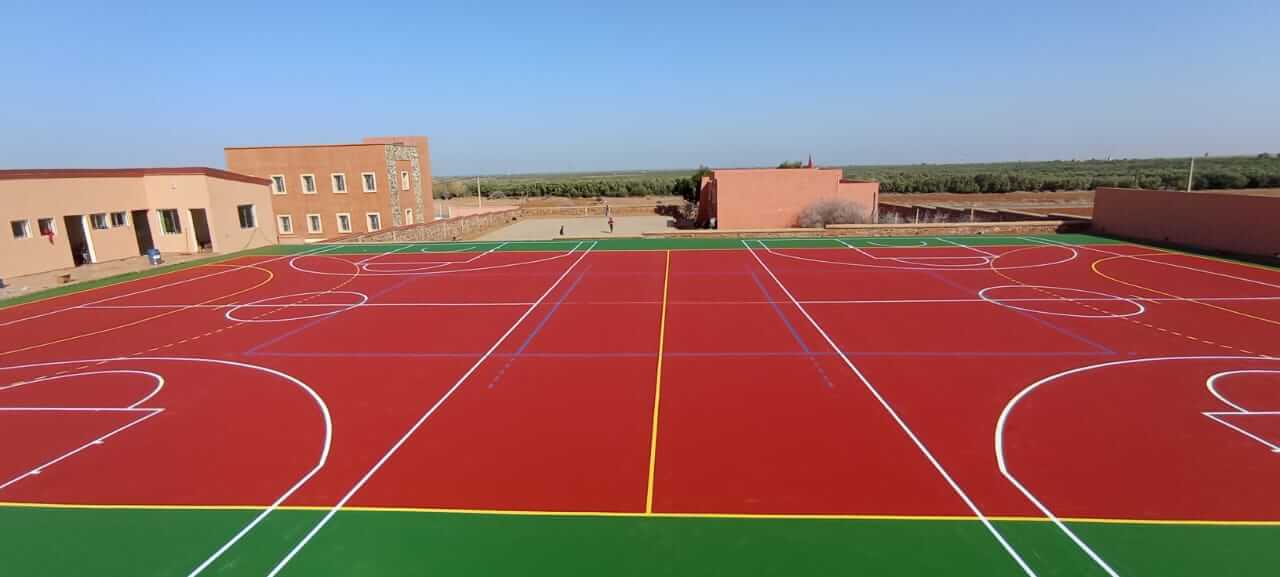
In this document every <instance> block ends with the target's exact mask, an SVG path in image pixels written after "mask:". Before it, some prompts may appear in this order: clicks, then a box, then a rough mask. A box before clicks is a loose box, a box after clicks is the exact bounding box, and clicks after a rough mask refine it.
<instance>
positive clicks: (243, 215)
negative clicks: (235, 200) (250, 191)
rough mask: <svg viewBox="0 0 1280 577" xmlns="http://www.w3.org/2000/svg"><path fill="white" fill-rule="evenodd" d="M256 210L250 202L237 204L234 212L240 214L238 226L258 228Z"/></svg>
mask: <svg viewBox="0 0 1280 577" xmlns="http://www.w3.org/2000/svg"><path fill="white" fill-rule="evenodd" d="M257 212H258V211H256V210H254V208H253V205H252V204H241V205H237V206H236V214H238V215H239V216H240V228H258V214H257Z"/></svg>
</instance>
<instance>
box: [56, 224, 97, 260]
mask: <svg viewBox="0 0 1280 577" xmlns="http://www.w3.org/2000/svg"><path fill="white" fill-rule="evenodd" d="M62 228H63V229H64V230H66V231H67V244H69V245H71V260H72V261H73V262H75V264H76V266H80V265H82V264H89V263H91V262H93V246H92V245H91V244H89V242H90V241H89V233H88V231H86V230H85V226H84V215H83V214H73V215H69V216H64V217H62Z"/></svg>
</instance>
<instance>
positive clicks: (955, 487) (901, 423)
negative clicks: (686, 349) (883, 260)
mask: <svg viewBox="0 0 1280 577" xmlns="http://www.w3.org/2000/svg"><path fill="white" fill-rule="evenodd" d="M761 245H763V243H761ZM742 246H744V247H746V249H747V251H748V252H750V253H751V256H752V257H754V258H755V259H756V262H757V263H760V267H761V268H763V269H764V270H765V272H767V273H769V276H770V277H771V278H772V279H773V282H775V283H777V285H778V288H780V289H782V292H783V294H785V295H787V298H788V299H790V300H791V303H792V304H794V305H795V307H796V309H798V310H799V311H800V314H802V315H804V318H805V319H807V320H808V321H809V324H810V325H812V326H813V328H814V330H816V331H818V334H820V335H822V338H823V340H825V341H826V342H827V346H829V347H831V350H833V351H835V352H836V354H837V355H839V356H840V359H841V360H843V361H844V364H845V366H847V367H849V370H851V371H853V374H854V375H855V376H857V377H858V380H859V381H862V384H863V385H864V386H866V388H867V390H868V391H869V392H870V393H871V395H872V396H873V397H875V398H876V401H878V402H879V403H880V406H881V407H883V408H884V410H885V412H886V413H888V415H889V416H890V417H892V418H893V420H894V422H896V423H897V424H898V428H900V429H902V432H903V433H905V434H906V435H907V437H908V438H910V439H911V442H912V443H913V444H915V446H916V449H918V450H919V451H920V453H921V454H922V455H924V457H925V458H926V459H928V461H929V463H930V464H932V465H933V468H934V469H935V470H936V471H938V474H939V475H941V476H942V478H943V479H944V480H945V481H946V482H947V484H948V485H950V486H951V490H952V491H955V493H956V495H957V496H959V497H960V500H962V501H964V504H965V505H966V506H968V508H969V510H970V511H972V512H973V514H974V515H975V516H976V517H977V518H978V520H979V521H981V522H982V525H983V526H985V527H986V528H987V531H989V532H991V535H992V536H993V537H995V539H996V541H997V542H999V543H1000V546H1001V547H1003V548H1004V550H1005V552H1006V553H1008V554H1009V556H1010V557H1012V558H1013V560H1014V561H1015V562H1017V564H1018V566H1019V567H1021V568H1022V571H1023V572H1024V573H1026V574H1027V575H1029V576H1031V577H1035V575H1036V573H1035V571H1032V569H1031V567H1030V566H1029V565H1027V562H1026V561H1024V560H1023V559H1022V556H1021V555H1019V554H1018V552H1017V551H1016V550H1015V549H1014V548H1013V546H1012V545H1010V544H1009V542H1008V541H1006V540H1005V538H1004V536H1003V535H1001V534H1000V531H998V530H997V529H996V528H995V525H992V524H991V521H990V520H988V519H987V517H986V515H984V514H983V513H982V510H980V509H979V508H978V505H977V504H976V503H974V502H973V500H972V499H970V498H969V495H968V494H967V493H965V491H964V489H962V488H961V487H960V485H959V484H958V483H956V481H955V479H953V478H951V474H950V473H948V472H947V470H946V468H944V467H943V466H942V463H940V462H939V461H938V459H937V458H935V457H934V456H933V452H932V451H930V450H929V448H928V447H926V446H925V444H924V441H921V440H920V437H918V436H916V433H915V431H912V430H911V427H910V426H908V425H907V422H906V421H905V420H903V419H902V417H901V416H899V415H898V412H897V411H896V410H894V408H893V406H892V405H890V404H889V401H888V400H886V399H885V398H884V396H883V395H881V394H880V391H879V390H877V389H876V387H875V385H872V384H871V381H869V380H867V377H866V375H864V374H862V371H861V370H859V369H858V367H857V365H854V364H853V361H850V360H849V357H848V355H846V354H844V351H842V350H841V349H840V347H838V346H836V343H835V341H834V340H832V339H831V336H830V335H828V334H827V331H825V330H823V329H822V326H821V325H819V324H818V321H816V320H814V318H813V317H812V316H811V315H810V314H809V311H808V310H807V309H805V308H804V305H802V304H800V302H799V301H797V300H796V297H795V296H794V295H792V294H791V291H790V290H788V289H787V286H786V285H784V284H782V281H781V280H780V279H779V278H778V276H777V275H775V274H773V270H772V269H770V268H769V266H768V265H766V264H765V263H764V260H762V259H761V258H760V255H758V254H756V252H755V251H754V250H752V249H751V245H750V244H747V241H745V240H744V241H742Z"/></svg>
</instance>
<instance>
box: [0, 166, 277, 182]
mask: <svg viewBox="0 0 1280 577" xmlns="http://www.w3.org/2000/svg"><path fill="white" fill-rule="evenodd" d="M152 175H203V176H208V177H210V178H220V179H223V180H234V181H237V182H247V183H250V184H269V183H270V182H271V181H270V180H268V179H265V178H258V177H256V176H249V175H247V174H240V173H238V172H231V171H229V170H222V169H220V168H209V167H207V166H162V167H153V168H19V169H14V170H0V180H35V179H41V178H137V177H140V176H152Z"/></svg>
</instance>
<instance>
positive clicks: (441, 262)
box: [360, 242, 507, 273]
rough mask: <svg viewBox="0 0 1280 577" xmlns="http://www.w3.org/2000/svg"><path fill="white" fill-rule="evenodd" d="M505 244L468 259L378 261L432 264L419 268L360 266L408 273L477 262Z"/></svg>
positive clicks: (376, 271)
mask: <svg viewBox="0 0 1280 577" xmlns="http://www.w3.org/2000/svg"><path fill="white" fill-rule="evenodd" d="M504 246H507V243H505V242H504V243H502V244H499V245H497V246H495V247H493V248H490V249H489V250H486V251H484V252H481V253H477V254H476V255H474V256H472V257H471V258H469V259H467V260H435V261H417V260H415V261H396V262H384V263H378V264H381V265H383V266H398V265H415V264H416V265H430V266H420V267H417V268H402V269H387V268H384V269H381V270H374V269H373V268H371V267H370V263H363V264H360V268H362V269H364V270H365V271H366V272H372V273H379V272H383V273H408V272H420V271H424V270H435V269H438V268H444V267H446V266H449V265H451V264H470V263H473V262H475V261H476V260H478V259H480V258H481V257H484V256H487V255H489V254H491V253H492V252H493V251H496V250H498V249H501V248H502V247H504Z"/></svg>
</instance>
